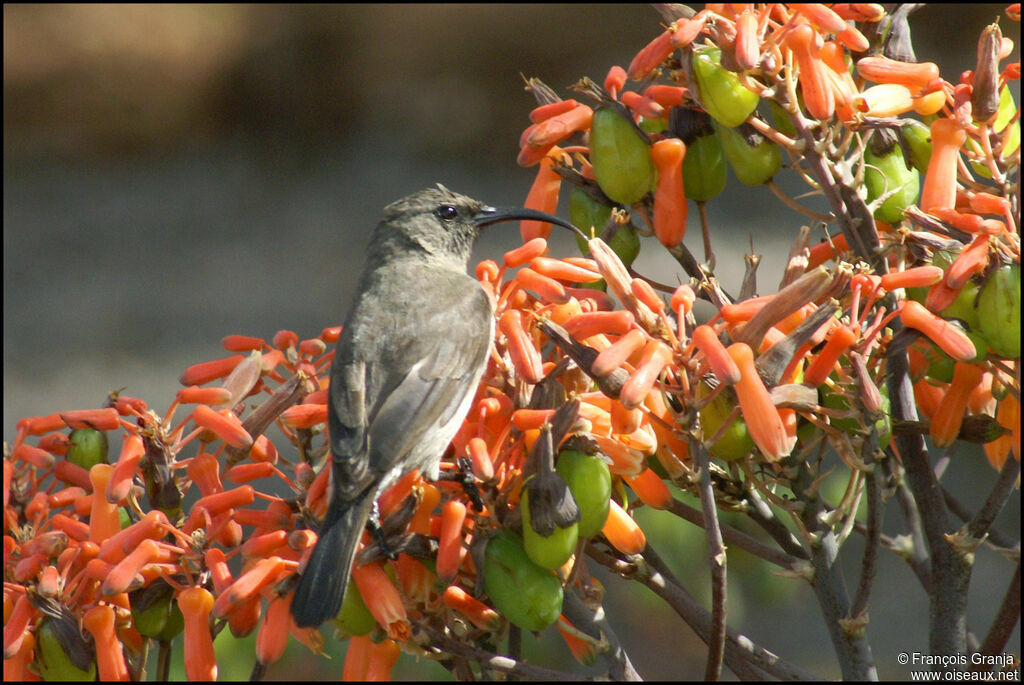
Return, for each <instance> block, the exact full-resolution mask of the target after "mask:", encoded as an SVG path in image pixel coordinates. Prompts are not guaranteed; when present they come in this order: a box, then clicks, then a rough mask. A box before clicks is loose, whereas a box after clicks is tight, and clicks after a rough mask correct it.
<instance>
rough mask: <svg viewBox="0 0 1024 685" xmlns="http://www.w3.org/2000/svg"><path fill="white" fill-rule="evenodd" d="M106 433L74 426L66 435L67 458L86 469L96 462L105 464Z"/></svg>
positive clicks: (107, 447) (106, 450)
mask: <svg viewBox="0 0 1024 685" xmlns="http://www.w3.org/2000/svg"><path fill="white" fill-rule="evenodd" d="M109 449H110V448H109V445H108V443H107V434H106V433H104V432H103V431H98V430H96V429H95V428H76V429H75V430H73V431H71V433H70V434H69V435H68V451H67V458H68V461H70V462H71V463H72V464H75V465H76V466H81V467H82V468H83V469H85V470H86V471H88V470H89V469H91V468H92V467H93V466H95V465H96V464H107V463H109V462H108V461H107V453H108V451H109Z"/></svg>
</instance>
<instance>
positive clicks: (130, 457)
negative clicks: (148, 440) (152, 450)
mask: <svg viewBox="0 0 1024 685" xmlns="http://www.w3.org/2000/svg"><path fill="white" fill-rule="evenodd" d="M145 453H146V447H145V446H144V445H143V444H142V438H140V437H139V436H137V435H129V436H128V437H126V438H125V439H124V443H122V445H121V456H119V457H118V459H117V465H116V466H115V467H114V470H113V472H112V473H111V474H110V480H108V481H107V489H106V493H105V494H106V497H107V501H108V502H110V503H111V504H114V503H117V502H121V501H123V500H124V498H125V497H127V496H128V493H129V492H130V491H131V489H132V480H133V478H134V477H135V469H136V468H137V467H138V465H139V461H140V460H141V459H142V455H144V454H145Z"/></svg>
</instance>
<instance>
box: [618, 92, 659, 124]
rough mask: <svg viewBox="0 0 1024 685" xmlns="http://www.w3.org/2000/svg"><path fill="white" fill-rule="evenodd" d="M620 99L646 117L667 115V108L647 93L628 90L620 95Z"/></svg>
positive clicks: (655, 117)
mask: <svg viewBox="0 0 1024 685" xmlns="http://www.w3.org/2000/svg"><path fill="white" fill-rule="evenodd" d="M619 99H620V100H621V101H622V104H624V105H625V106H626V107H629V109H630V110H632V111H633V112H635V113H636V114H639V115H640V116H642V117H643V118H645V119H661V118H662V117H664V116H665V108H664V107H662V106H661V104H660V103H658V102H657V101H656V100H654V99H653V98H649V97H647V96H646V95H641V94H640V93H634V92H633V91H631V90H627V91H626V92H624V93H622V95H620V96H619Z"/></svg>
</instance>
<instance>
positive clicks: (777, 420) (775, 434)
mask: <svg viewBox="0 0 1024 685" xmlns="http://www.w3.org/2000/svg"><path fill="white" fill-rule="evenodd" d="M727 351H728V352H729V356H730V357H732V359H733V361H734V362H735V363H736V366H738V367H739V370H740V380H739V381H738V382H737V383H736V386H735V388H736V395H737V396H738V397H739V400H740V408H741V409H742V411H743V418H744V420H746V422H747V430H748V431H750V437H751V438H752V439H753V441H754V444H755V445H757V446H758V448H759V449H760V450H761V453H762V454H763V455H764V456H765V458H766V459H767V460H768V461H778V460H779V459H782V458H783V457H786V456H789V454H790V452H792V451H793V446H794V442H795V441H793V440H792V439H791V438H790V436H789V435H788V434H787V431H786V425H785V423H783V420H782V417H781V416H779V411H778V409H776V408H775V403H774V402H772V396H771V394H770V393H769V392H768V389H767V388H765V387H764V383H763V382H762V381H761V377H760V376H759V375H758V373H757V368H756V367H755V366H754V353H753V351H752V350H751V349H750V346H749V345H747V344H745V343H733V344H732V345H729V347H728V348H727Z"/></svg>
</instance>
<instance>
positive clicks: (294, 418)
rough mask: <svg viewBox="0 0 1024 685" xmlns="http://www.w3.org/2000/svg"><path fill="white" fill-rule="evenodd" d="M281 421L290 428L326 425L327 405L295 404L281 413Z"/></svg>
mask: <svg viewBox="0 0 1024 685" xmlns="http://www.w3.org/2000/svg"><path fill="white" fill-rule="evenodd" d="M281 421H282V422H284V424H285V425H286V426H290V427H292V428H312V427H313V426H318V425H320V424H321V423H327V405H326V404H296V405H294V406H291V407H288V408H287V409H285V410H284V411H283V412H281Z"/></svg>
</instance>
